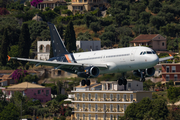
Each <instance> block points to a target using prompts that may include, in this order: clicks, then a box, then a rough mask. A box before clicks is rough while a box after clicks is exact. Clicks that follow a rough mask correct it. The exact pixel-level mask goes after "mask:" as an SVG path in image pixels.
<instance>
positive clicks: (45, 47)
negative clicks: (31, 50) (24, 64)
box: [37, 41, 51, 60]
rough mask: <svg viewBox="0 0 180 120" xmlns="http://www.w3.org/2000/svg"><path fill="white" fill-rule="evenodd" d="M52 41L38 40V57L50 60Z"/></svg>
mask: <svg viewBox="0 0 180 120" xmlns="http://www.w3.org/2000/svg"><path fill="white" fill-rule="evenodd" d="M50 45H51V41H37V59H38V60H48V59H49V55H50Z"/></svg>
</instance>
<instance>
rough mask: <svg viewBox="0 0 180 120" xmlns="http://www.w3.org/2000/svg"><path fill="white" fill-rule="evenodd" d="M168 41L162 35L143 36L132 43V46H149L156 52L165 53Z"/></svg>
mask: <svg viewBox="0 0 180 120" xmlns="http://www.w3.org/2000/svg"><path fill="white" fill-rule="evenodd" d="M166 41H167V40H166V38H164V37H163V36H161V35H160V34H141V35H139V36H137V37H136V38H135V39H134V40H133V41H131V42H130V46H148V47H150V48H152V49H153V50H155V51H165V50H166Z"/></svg>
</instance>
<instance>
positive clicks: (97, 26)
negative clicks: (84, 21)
mask: <svg viewBox="0 0 180 120" xmlns="http://www.w3.org/2000/svg"><path fill="white" fill-rule="evenodd" d="M89 27H90V28H91V29H92V30H93V31H94V32H95V33H97V31H99V30H101V25H100V24H99V23H98V22H92V23H91V24H90V26H89Z"/></svg>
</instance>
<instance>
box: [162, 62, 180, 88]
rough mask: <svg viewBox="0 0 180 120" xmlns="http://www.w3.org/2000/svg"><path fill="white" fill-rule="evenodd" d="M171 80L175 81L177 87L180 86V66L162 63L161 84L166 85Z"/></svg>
mask: <svg viewBox="0 0 180 120" xmlns="http://www.w3.org/2000/svg"><path fill="white" fill-rule="evenodd" d="M170 80H173V81H174V84H175V85H179V84H180V64H177V63H162V82H161V83H166V82H169V81H170Z"/></svg>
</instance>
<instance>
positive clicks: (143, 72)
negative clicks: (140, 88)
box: [138, 70, 146, 82]
mask: <svg viewBox="0 0 180 120" xmlns="http://www.w3.org/2000/svg"><path fill="white" fill-rule="evenodd" d="M138 71H139V72H140V74H141V78H140V81H141V82H144V81H145V76H146V72H145V70H138Z"/></svg>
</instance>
